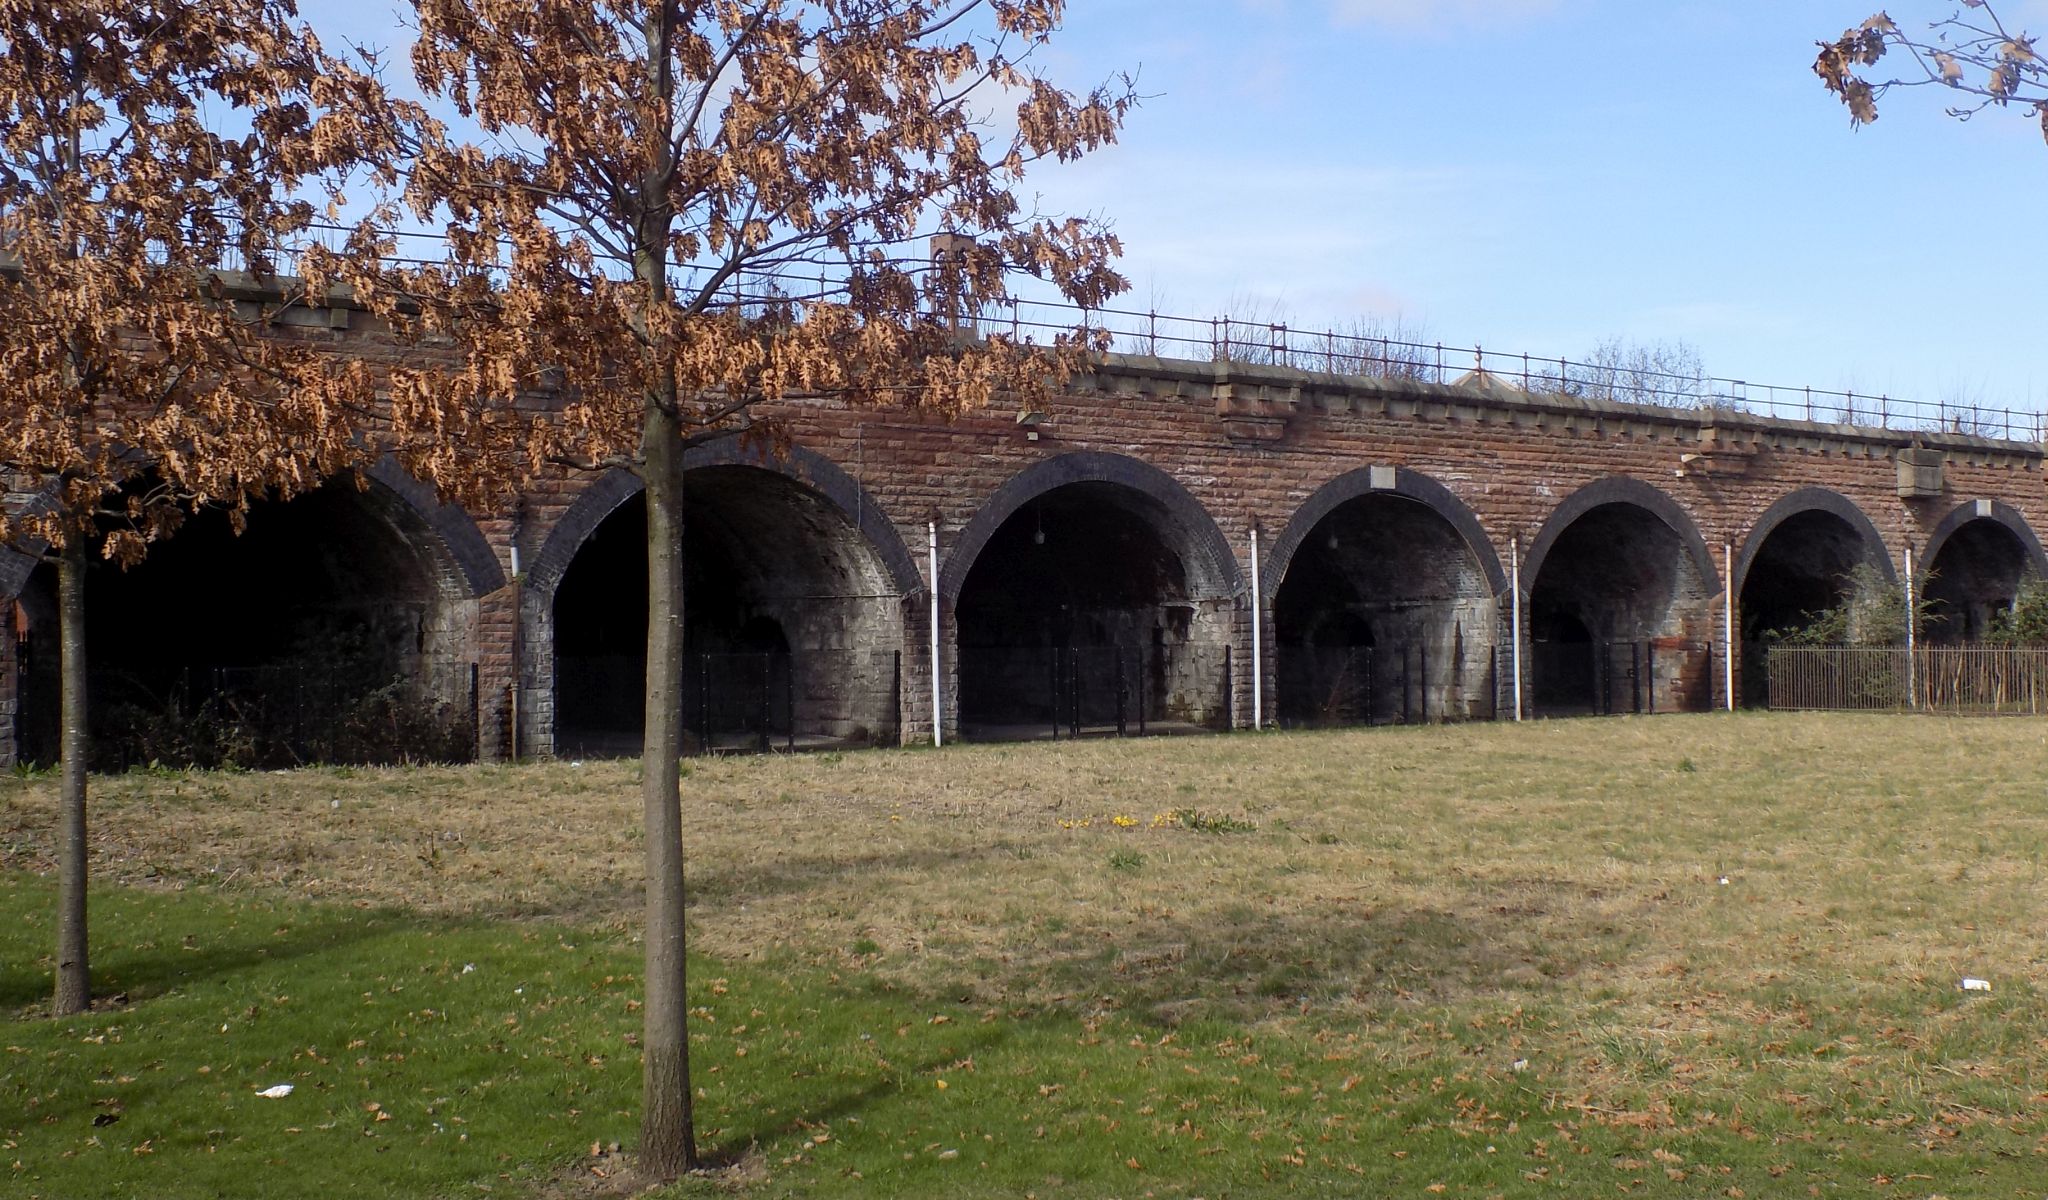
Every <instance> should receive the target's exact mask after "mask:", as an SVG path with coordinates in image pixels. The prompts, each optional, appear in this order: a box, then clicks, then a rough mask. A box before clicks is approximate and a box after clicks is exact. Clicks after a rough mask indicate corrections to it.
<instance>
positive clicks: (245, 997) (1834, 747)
mask: <svg viewBox="0 0 2048 1200" xmlns="http://www.w3.org/2000/svg"><path fill="white" fill-rule="evenodd" d="M2044 779H2048V738H2044V734H2043V730H2042V728H2041V727H2039V726H2036V725H2033V724H2026V723H2020V722H1977V723H1944V722H1936V721H1914V720H1906V719H1851V720H1830V719H1826V718H1790V719H1787V718H1768V719H1766V718H1756V717H1748V718H1741V719H1735V720H1728V719H1721V718H1688V719H1659V720H1655V721H1608V722H1578V723H1561V724H1551V725H1544V726H1537V727H1528V728H1522V729H1514V728H1467V729H1415V730H1404V731H1374V732H1370V733H1356V734H1329V735H1307V736H1298V737H1297V736H1289V737H1260V738H1234V739H1214V740H1205V741H1198V742H1183V743H1160V742H1153V743H1133V744H1125V745H1082V746H1072V745H1063V746H1059V747H1053V746H1039V747H1026V748H1015V747H991V748H967V749H964V750H961V751H949V752H948V753H946V754H943V755H931V754H925V755H903V754H886V753H883V754H872V755H847V756H844V758H830V759H828V758H825V757H819V758H808V759H806V758H799V759H793V760H774V759H769V760H726V761H713V762H707V763H703V764H699V766H698V769H697V771H696V773H695V775H694V777H693V778H692V780H691V781H690V782H689V784H687V785H686V787H687V788H688V789H689V803H688V805H687V808H688V811H689V813H690V820H689V836H690V839H691V846H692V851H693V855H694V861H695V863H696V864H698V865H697V867H696V870H695V875H694V879H695V884H696V889H697V891H696V894H697V897H698V899H697V901H696V903H695V907H693V909H692V937H693V939H694V942H695V944H696V945H698V946H699V947H701V948H703V949H704V950H706V951H707V952H708V956H707V957H703V958H699V959H697V960H696V961H695V962H694V963H693V968H692V969H693V972H694V975H693V980H694V995H693V1003H694V1004H696V1005H697V1006H698V1009H697V1014H696V1016H695V1018H694V1020H693V1026H692V1046H693V1053H694V1055H695V1056H696V1081H697V1085H698V1087H699V1088H701V1089H702V1094H701V1097H700V1099H699V1125H700V1130H701V1131H702V1136H703V1141H704V1143H705V1145H706V1147H707V1148H708V1149H709V1150H710V1151H711V1152H712V1153H713V1154H714V1155H715V1157H716V1158H717V1159H718V1161H720V1162H721V1163H722V1164H726V1165H727V1166H728V1169H727V1170H725V1171H724V1172H723V1173H721V1174H720V1175H718V1176H717V1177H715V1178H713V1179H710V1180H706V1181H698V1182H694V1183H690V1184H685V1185H684V1186H683V1187H682V1188H681V1189H678V1191H679V1193H680V1194H686V1195H687V1194H695V1193H698V1192H704V1193H721V1194H722V1193H725V1192H729V1191H736V1192H740V1193H742V1194H746V1195H753V1196H762V1197H782V1196H828V1197H829V1196H841V1195H844V1196H866V1195H906V1196H923V1195H932V1196H969V1197H974V1196H990V1197H994V1196H1024V1195H1036V1196H1039V1197H1054V1196H1074V1197H1112V1196H1114V1197H1131V1198H1133V1200H1136V1198H1138V1197H1144V1196H1146V1195H1148V1194H1149V1195H1152V1196H1155V1197H1168V1196H1182V1197H1184V1196H1204V1197H1210V1198H1212V1200H1214V1198H1218V1197H1228V1196H1266V1195H1331V1196H1340V1195H1342V1196H1350V1195H1416V1196H1429V1195H1449V1196H1471V1197H1487V1196H1495V1195H1498V1196H1503V1197H1534V1196H1551V1195H1570V1196H1581V1195H1596V1194H1597V1195H1610V1196H1645V1195H1647V1196H1667V1197H1679V1196H1687V1197H1689V1196H1700V1195H1735V1194H1741V1195H1745V1196H1752V1197H1763V1196H1773V1197H1774V1196H1784V1195H1791V1196H1802V1195H1809V1194H1817V1195H1825V1196H1886V1197H1889V1196H1911V1197H1923V1198H1924V1197H1929V1196H1934V1195H1942V1196H1948V1197H1965V1196H2038V1195H2039V1194H2040V1191H2041V1186H2040V1180H2041V1179H2042V1178H2043V1177H2044V1175H2048V1162H2044V1154H2043V1150H2044V1146H2048V1019H2044V1015H2043V1012H2042V1007H2041V999H2042V996H2043V994H2044V992H2048V948H2044V943H2043V942H2042V941H2041V938H2040V930H2041V914H2042V913H2044V912H2048V866H2044V863H2043V851H2044V849H2048V797H2044V795H2043V791H2042V788H2043V782H2042V781H2043V780H2044ZM96 782H97V783H98V786H99V795H100V799H99V801H98V806H99V807H98V808H97V809H96V812H97V813H98V820H97V824H96V829H97V830H98V831H99V837H100V839H101V840H100V842H99V843H98V846H97V850H96V854H97V861H96V866H95V869H96V871H97V872H98V876H97V877H98V878H99V879H100V880H101V881H103V882H102V883H101V884H100V885H98V886H97V887H96V891H95V908H94V921H95V924H94V934H95V942H96V946H97V958H96V960H95V964H96V972H95V975H96V985H97V987H98V989H99V990H100V991H101V992H102V993H109V992H114V991H123V992H125V993H126V994H127V996H128V1003H127V1004H126V1005H125V1006H124V1007H117V1008H114V1009H112V1010H109V1011H104V1012H99V1013H95V1014H93V1015H91V1016H89V1017H84V1018H78V1019H74V1020H69V1021H64V1022H51V1021H49V1020H47V1019H44V1018H42V1017H40V1016H39V1015H38V1014H39V1012H40V1006H41V1004H42V1003H43V996H44V995H45V993H46V990H47V987H48V973H49V961H48V944H49V941H50V933H49V929H48V922H49V913H50V911H51V892H50V887H49V885H48V883H47V882H46V881H45V879H44V878H43V876H42V875H41V871H42V870H43V869H44V868H45V867H46V864H47V858H46V855H45V851H44V849H43V847H44V845H45V843H44V841H43V839H44V838H45V837H46V833H45V832H44V830H45V828H46V824H45V823H46V821H47V819H48V814H49V812H50V811H51V810H50V797H49V793H48V789H49V783H48V781H46V780H23V781H13V782H9V783H7V784H4V785H0V788H9V789H12V790H11V791H0V802H4V807H0V854H4V859H0V861H4V862H5V863H7V864H8V865H10V866H11V867H12V870H10V871H8V872H6V873H5V874H0V963H4V964H5V967H4V974H0V1005H4V1006H7V1007H11V1008H12V1009H14V1010H15V1013H16V1019H15V1020H13V1021H12V1022H11V1023H9V1024H8V1025H7V1026H6V1027H5V1029H4V1030H0V1037H4V1040H5V1042H6V1047H5V1049H4V1050H0V1062H4V1064H5V1069H4V1072H0V1074H4V1083H0V1134H4V1137H5V1141H6V1145H5V1148H4V1151H0V1166H5V1167H6V1168H7V1170H8V1172H9V1173H8V1174H0V1193H5V1194H8V1195H14V1194H20V1195H24V1196H62V1197H72V1196H80V1195H92V1196H99V1195H110V1196H123V1195H137V1196H142V1195H151V1196H154V1195H165V1196H181V1195H191V1196H243V1195H247V1196H266V1197H267V1196H274V1195H290V1194H322V1193H324V1192H325V1191H328V1190H331V1189H332V1187H333V1185H334V1182H335V1181H336V1180H342V1179H346V1180H349V1181H352V1182H353V1183H354V1185H355V1186H356V1189H357V1190H358V1191H360V1192H362V1193H363V1194H366V1195H393V1196H415V1195H445V1196H458V1195H460V1196H469V1195H479V1194H499V1195H506V1194H509V1195H533V1194H537V1193H538V1194H547V1195H556V1196H574V1195H583V1194H586V1191H585V1189H591V1188H599V1189H601V1188H602V1187H604V1186H605V1185H606V1183H607V1181H605V1180H601V1179H599V1178H598V1177H597V1175H596V1174H595V1172H597V1171H610V1170H612V1169H614V1168H615V1167H616V1166H617V1165H618V1163H617V1160H616V1159H614V1158H612V1157H610V1156H609V1155H605V1156H600V1157H597V1158H592V1157H591V1156H590V1151H591V1148H592V1144H593V1143H597V1144H599V1145H600V1146H609V1144H610V1143H611V1142H613V1141H619V1142H624V1143H626V1144H627V1145H628V1146H629V1147H630V1144H631V1141H632V1139H633V1137H634V1135H635V1130H636V1127H637V1126H636V1118H635V1116H634V1112H635V1105H636V1096H635V1093H636V1091H637V1088H638V1082H639V1067H638V1061H637V1055H636V1053H635V1051H634V1048H633V1044H632V1041H631V1039H632V1038H633V1037H634V1036H635V1035H636V1033H637V1030H638V1027H639V1014H638V1013H637V1012H636V1011H634V1010H633V1002H634V998H635V996H636V995H637V991H636V989H637V980H636V979H635V978H634V976H635V973H636V971H637V968H638V948H637V946H636V945H635V944H634V942H633V941H632V937H631V928H632V921H631V917H632V911H633V908H632V901H633V893H634V891H635V890H636V876H635V875H634V873H633V871H632V864H633V862H634V859H635V856H636V855H637V845H636V844H635V843H634V841H633V839H632V838H631V836H630V820H631V814H632V811H633V805H634V798H633V796H632V788H631V771H630V768H628V767H610V766H606V767H596V766H593V767H591V768H587V769H584V770H580V771H577V770H571V769H569V768H567V767H566V766H563V765H554V766H536V767H532V768H519V769H508V768H478V769H473V770H468V771H433V772H429V771H419V772H350V773H346V774H344V773H341V772H304V773H300V774H297V775H291V776H267V775H254V776H233V777H228V776H172V777H164V778H158V777H145V776H131V777H124V778H121V779H115V780H106V781H96ZM784 796H792V797H796V798H797V799H796V800H795V801H794V802H791V801H786V800H784V799H782V797H784ZM1190 797H1196V798H1199V802H1200V808H1199V810H1198V811H1199V812H1201V813H1202V814H1204V816H1205V820H1203V821H1199V822H1178V821H1172V820H1166V821H1160V820H1158V819H1157V818H1158V817H1159V816H1160V815H1161V814H1166V815H1169V816H1170V815H1171V814H1172V813H1173V812H1175V811H1176V810H1184V809H1188V808H1189V807H1190V806H1189V804H1188V801H1189V799H1190ZM1120 817H1121V818H1124V820H1123V821H1121V822H1120V821H1119V820H1117V818H1120ZM1209 818H1213V820H1211V819H1209ZM1125 822H1128V823H1125ZM1221 832H1227V836H1218V833H1221ZM436 850H438V851H439V853H438V854H436V853H435V851H436ZM1723 877H1725V878H1727V880H1728V882H1727V883H1726V884H1723V883H1721V882H1720V880H1721V879H1722V878H1723ZM308 893H311V894H313V895H316V896H319V897H323V899H320V900H316V901H308V900H306V899H303V898H302V897H304V896H305V895H307V894H308ZM372 895H383V896H388V897H389V898H390V899H392V900H393V901H401V900H402V901H403V902H404V906H403V907H398V906H396V905H394V906H392V907H388V908H387V907H379V906H372V902H371V901H370V900H369V899H368V897H370V896H372ZM468 964H474V966H475V969H474V970H472V971H468V972H465V971H464V970H463V967H464V966H465V965H468ZM1965 973H1967V974H1977V975H1986V976H1989V977H1991V978H1992V979H1993V983H1994V989H1995V990H1994V991H1992V992H1991V993H1989V994H1982V993H1967V994H1966V993H1962V992H1960V991H1958V990H1957V987H1956V983H1957V980H1958V979H1959V978H1960V977H1961V975H1963V974H1965ZM515 989H523V990H515ZM224 1027H225V1028H224ZM353 1043H360V1044H353ZM201 1068H206V1070H204V1071H202V1070H201ZM280 1082H290V1083H293V1084H294V1085H295V1086H296V1088H297V1090H296V1091H295V1092H294V1093H293V1094H292V1095H291V1096H290V1097H288V1098H286V1099H282V1100H267V1099H263V1098H260V1097H257V1096H256V1095H255V1092H256V1091H257V1090H258V1089H260V1088H262V1087H266V1086H269V1085H270V1084H274V1083H280ZM942 1084H943V1086H941V1085H942ZM371 1104H376V1105H377V1106H378V1107H377V1108H376V1109H374V1110H373V1109H371V1108H369V1107H368V1106H369V1105H371ZM116 1114H117V1115H118V1116H119V1118H120V1119H119V1120H118V1121H117V1122H115V1123H113V1124H108V1125H101V1126H95V1125H94V1123H93V1120H94V1118H95V1117H97V1116H103V1115H116ZM380 1115H383V1116H385V1117H387V1118H388V1119H385V1120H379V1119H378V1117H379V1116H380ZM16 1163H18V1164H19V1165H18V1166H16V1165H14V1164H16ZM1439 1187H1440V1190H1436V1189H1439Z"/></svg>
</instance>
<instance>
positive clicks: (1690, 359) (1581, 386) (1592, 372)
mask: <svg viewBox="0 0 2048 1200" xmlns="http://www.w3.org/2000/svg"><path fill="white" fill-rule="evenodd" d="M1529 390H1530V391H1535V392H1550V393H1553V394H1555V395H1560V396H1576V397H1580V398H1583V399H1587V400H1614V401H1619V402H1621V403H1624V404H1655V405H1659V406H1662V407H1665V408H1697V407H1701V406H1704V405H1707V404H1710V403H1714V402H1715V400H1716V397H1715V396H1714V390H1713V387H1712V385H1711V383H1710V381H1709V380H1708V378H1707V369H1706V367H1705V365H1704V364H1702V363H1701V361H1700V352H1699V350H1698V349H1697V348H1696V347H1694V346H1693V345H1692V344H1691V343H1689V342H1683V341H1667V342H1634V341H1629V340H1626V339H1624V338H1609V339H1607V340H1606V341H1604V342H1601V343H1600V344H1599V345H1598V346H1595V347H1594V348H1593V349H1592V351H1591V352H1590V353H1588V354H1587V355H1586V356H1585V357H1584V358H1583V359H1582V360H1580V361H1573V360H1571V359H1565V360H1562V361H1559V362H1557V363H1554V364H1545V365H1544V369H1543V371H1542V372H1541V373H1540V374H1539V373H1536V372H1534V371H1533V370H1532V371H1531V373H1530V376H1529Z"/></svg>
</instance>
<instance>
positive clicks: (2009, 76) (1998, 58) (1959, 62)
mask: <svg viewBox="0 0 2048 1200" xmlns="http://www.w3.org/2000/svg"><path fill="white" fill-rule="evenodd" d="M1962 2H1963V4H1964V5H1965V6H1966V7H1967V8H1968V9H1969V10H1970V12H1969V13H1967V14H1966V13H1964V12H1961V11H1958V12H1956V13H1954V14H1953V15H1951V16H1949V17H1947V18H1946V19H1943V20H1939V21H1935V22H1933V23H1932V24H1931V25H1929V26H1928V34H1927V35H1925V36H1924V37H1915V36H1913V35H1910V34H1908V33H1906V32H1905V31H1904V30H1902V29H1900V28H1899V26H1898V25H1897V24H1896V23H1895V22H1893V20H1892V19H1891V17H1890V16H1888V15H1887V14H1885V13H1878V14H1877V15H1876V16H1874V17H1871V18H1870V19H1869V20H1867V21H1865V22H1864V23H1863V24H1861V25H1859V26H1857V27H1856V28H1854V29H1851V30H1848V31H1847V32H1845V33H1843V34H1842V36H1841V37H1839V38H1837V39H1836V40H1834V41H1832V42H1822V43H1820V55H1819V57H1817V58H1816V59H1815V60H1814V64H1813V72H1814V74H1816V75H1818V76H1820V78H1821V82H1822V83H1823V84H1825V85H1826V87H1827V89H1828V90H1829V91H1831V92H1833V93H1835V94H1836V95H1837V96H1839V97H1841V99H1842V103H1843V104H1845V105H1847V106H1848V109H1849V119H1850V121H1851V123H1853V124H1856V125H1864V124H1868V123H1869V122H1871V121H1875V120H1877V98H1878V97H1879V96H1881V95H1883V94H1884V93H1885V92H1887V91H1890V90H1891V89H1892V88H1895V87H1920V86H1926V85H1928V84H1935V85H1939V86H1941V87H1945V88H1948V89H1950V90H1952V91H1956V92H1960V93H1962V94H1963V95H1964V96H1965V97H1966V99H1963V100H1961V101H1958V102H1957V103H1955V104H1953V105H1951V106H1950V107H1949V109H1948V113H1949V115H1950V116H1952V117H1955V118H1957V119H1958V120H1965V121H1967V120H1969V119H1970V118H1971V117H1973V116H1976V115H1977V114H1978V113H1980V112H1982V111H1984V110H1985V109H1987V108H1991V107H1994V106H1996V107H2000V108H2004V107H2009V106H2011V105H2013V104H2015V103H2017V104H2022V105H2025V106H2026V111H2027V113H2028V114H2029V115H2030V116H2032V117H2033V118H2035V119H2036V120H2038V121H2039V122H2040V123H2041V132H2042V135H2043V136H2044V137H2048V67H2044V65H2043V63H2042V60H2041V58H2040V57H2039V55H2037V54H2036V52H2035V50H2034V39H2033V38H2032V37H2030V36H2028V35H2027V34H2026V33H2024V32H2022V33H2017V34H2015V33H2011V32H2009V31H2008V30H2007V29H2006V26H2005V23H2004V21H2002V20H2001V19H2000V18H1999V16H1998V13H1997V12H1996V10H1995V9H1994V8H1993V6H1992V5H1991V4H1990V3H1989V2H1988V0H1962ZM1894 50H1897V51H1903V52H1904V53H1905V54H1906V55H1907V56H1908V57H1910V58H1911V59H1912V60H1913V65H1914V67H1915V68H1916V70H1915V71H1914V72H1912V73H1911V74H1909V75H1907V76H1904V77H1901V78H1894V79H1884V80H1877V81H1872V80H1870V79H1867V78H1865V77H1864V76H1863V75H1861V74H1859V73H1858V71H1857V69H1858V68H1859V67H1871V66H1876V65H1877V64H1878V63H1879V62H1880V61H1881V60H1883V58H1884V57H1885V55H1886V53H1887V52H1890V51H1894Z"/></svg>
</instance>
